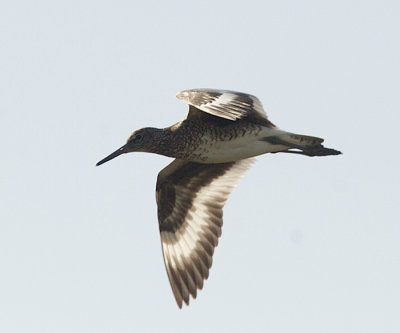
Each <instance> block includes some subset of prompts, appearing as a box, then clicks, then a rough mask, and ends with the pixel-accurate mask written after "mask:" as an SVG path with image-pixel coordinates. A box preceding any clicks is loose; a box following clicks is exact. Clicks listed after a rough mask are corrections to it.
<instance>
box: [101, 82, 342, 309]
mask: <svg viewBox="0 0 400 333" xmlns="http://www.w3.org/2000/svg"><path fill="white" fill-rule="evenodd" d="M176 97H177V98H179V99H182V100H184V101H185V102H187V103H188V104H189V114H188V115H187V117H186V119H184V120H182V121H181V122H179V123H176V124H175V125H172V126H171V127H167V128H164V129H157V128H142V129H140V130H137V131H135V132H133V133H132V135H131V136H130V137H129V138H128V141H127V143H126V144H125V145H124V146H122V147H121V148H119V149H118V150H116V151H115V152H114V153H112V154H111V155H109V156H107V157H106V158H104V159H103V160H101V161H100V162H98V163H97V164H96V165H101V164H103V163H105V162H107V161H109V160H111V159H113V158H115V157H117V156H119V155H121V154H125V153H130V152H149V153H155V154H161V155H165V156H169V157H174V158H175V160H174V161H173V162H172V163H170V164H169V165H168V166H166V167H165V168H164V169H163V170H161V171H160V173H159V174H158V177H157V185H156V201H157V207H158V222H159V229H160V234H161V243H162V252H163V256H164V262H165V267H166V269H167V273H168V278H169V281H170V284H171V287H172V291H173V294H174V296H175V299H176V302H177V304H178V306H179V307H180V308H181V307H182V302H185V303H186V304H187V305H189V297H190V295H191V296H192V297H193V298H196V295H197V289H202V288H203V282H204V280H205V279H207V278H208V274H209V270H210V268H211V265H212V256H213V253H214V249H215V247H216V246H217V244H218V238H219V237H220V236H221V228H222V209H223V207H224V205H225V202H226V200H227V199H228V197H229V195H230V194H231V192H232V191H233V189H234V188H235V186H236V184H237V182H238V181H239V179H240V178H241V177H242V176H243V174H244V173H245V172H246V170H248V169H249V168H250V166H251V164H252V163H253V161H254V158H253V157H254V156H257V155H261V154H266V153H280V152H282V153H295V154H302V155H306V156H327V155H338V154H341V153H340V152H339V151H337V150H334V149H330V148H325V147H324V146H323V145H322V142H323V141H324V140H323V139H321V138H317V137H312V136H306V135H300V134H294V133H290V132H286V131H284V130H281V129H279V128H278V127H277V126H275V125H274V124H273V123H271V122H270V121H269V120H268V118H267V115H266V114H265V112H264V110H263V108H262V105H261V103H260V101H259V100H258V99H257V98H256V97H255V96H252V95H248V94H244V93H239V92H234V91H228V90H214V89H193V90H185V91H182V92H180V93H178V94H177V95H176Z"/></svg>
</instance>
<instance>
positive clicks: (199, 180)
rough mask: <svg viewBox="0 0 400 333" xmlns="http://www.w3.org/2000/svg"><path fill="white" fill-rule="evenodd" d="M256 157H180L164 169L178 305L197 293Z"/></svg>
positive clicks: (164, 218)
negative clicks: (216, 160) (205, 160)
mask: <svg viewBox="0 0 400 333" xmlns="http://www.w3.org/2000/svg"><path fill="white" fill-rule="evenodd" d="M253 161H254V159H253V158H250V159H245V160H240V161H237V162H231V163H220V164H200V163H194V162H186V161H183V160H178V159H176V160H174V161H173V162H172V163H171V164H169V165H168V166H167V167H165V168H164V169H163V170H161V172H160V173H159V175H158V178H157V187H156V199H157V206H158V221H159V228H160V234H161V243H162V250H163V255H164V262H165V267H166V269H167V273H168V278H169V281H170V283H171V287H172V291H173V293H174V296H175V299H176V302H177V303H178V306H179V307H180V308H181V307H182V301H184V302H185V303H186V304H187V305H188V304H189V296H190V295H191V296H192V297H193V298H196V295H197V289H202V287H203V281H204V280H205V279H207V278H208V273H209V269H210V268H211V265H212V255H213V253H214V249H215V247H216V246H217V244H218V238H219V237H220V236H221V228H222V208H223V206H224V205H225V202H226V200H227V199H228V197H229V195H230V194H231V192H232V191H233V189H234V188H235V186H236V184H237V182H238V181H239V179H240V178H241V177H242V176H243V174H244V173H245V171H246V170H248V169H249V167H250V166H251V164H252V163H253Z"/></svg>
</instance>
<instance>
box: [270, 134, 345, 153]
mask: <svg viewBox="0 0 400 333" xmlns="http://www.w3.org/2000/svg"><path fill="white" fill-rule="evenodd" d="M264 140H265V141H267V142H269V143H272V144H277V145H285V146H287V147H288V149H287V150H283V151H282V152H286V153H296V154H302V155H307V156H328V155H340V154H341V152H340V151H338V150H335V149H332V148H326V147H324V146H323V145H322V142H324V139H322V138H317V137H314V136H308V135H301V134H294V133H288V132H285V133H281V134H278V135H276V136H271V137H267V138H265V139H264ZM290 149H298V150H300V151H292V150H290Z"/></svg>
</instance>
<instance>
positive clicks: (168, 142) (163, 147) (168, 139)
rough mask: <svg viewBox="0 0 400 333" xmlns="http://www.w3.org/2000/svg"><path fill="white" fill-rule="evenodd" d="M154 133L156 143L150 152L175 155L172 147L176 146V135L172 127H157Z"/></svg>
mask: <svg viewBox="0 0 400 333" xmlns="http://www.w3.org/2000/svg"><path fill="white" fill-rule="evenodd" d="M155 130H156V131H155V133H154V138H153V141H154V144H153V145H152V147H151V151H150V153H154V154H159V155H164V156H169V157H173V156H172V155H171V154H172V151H171V148H172V147H173V146H174V135H173V131H172V130H171V128H170V127H168V128H162V129H161V128H157V129H155Z"/></svg>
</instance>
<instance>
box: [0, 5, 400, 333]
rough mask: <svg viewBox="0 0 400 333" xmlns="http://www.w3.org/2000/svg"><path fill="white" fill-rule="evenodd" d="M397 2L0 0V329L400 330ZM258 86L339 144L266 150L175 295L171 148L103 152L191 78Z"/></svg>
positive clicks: (150, 122)
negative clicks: (167, 211)
mask: <svg viewBox="0 0 400 333" xmlns="http://www.w3.org/2000/svg"><path fill="white" fill-rule="evenodd" d="M399 35H400V4H399V2H398V1H394V0H393V1H382V0H380V1H368V0H367V1H352V0H346V1H316V0H314V1H310V0H306V1H294V0H292V1H232V0H231V1H215V0H214V1H201V2H200V1H196V2H193V1H192V2H191V1H175V0H172V1H164V2H162V1H7V0H6V1H2V2H1V3H0V136H1V140H0V147H1V163H0V170H1V172H0V205H1V209H0V332H5V333H13V332H24V333H25V332H32V333H33V332H57V333H58V332H85V333H87V332H96V333H101V332H244V331H249V332H250V331H251V332H274V333H275V332H307V333H311V332H318V333H320V332H335V333H337V332H363V333H366V332H385V333H389V332H396V333H397V332H400V286H399V284H400V226H399V223H400V214H399V204H400V199H399V185H400V176H399V172H400V162H399V161H400V160H399V121H400V117H399V110H400V98H399V93H400V36H399ZM199 87H209V88H221V89H231V90H238V91H244V92H249V93H252V94H254V95H256V96H257V97H259V98H260V100H261V101H262V102H263V105H264V108H265V109H266V111H267V113H268V115H269V117H270V119H271V120H272V121H273V122H274V123H276V124H277V125H278V126H280V127H282V128H283V129H286V130H290V131H294V132H298V133H302V134H309V135H315V136H321V137H324V138H325V140H326V141H325V143H326V146H328V147H332V148H336V149H339V150H342V151H343V153H344V155H342V156H339V157H337V156H334V157H326V158H308V157H303V156H298V155H286V154H275V155H271V154H270V155H264V156H260V157H259V158H258V162H257V163H256V164H255V165H254V167H253V168H252V169H251V170H250V171H249V172H248V173H247V174H246V176H245V177H244V178H243V180H242V181H241V182H240V183H239V186H238V188H237V189H236V190H235V192H234V193H233V195H232V196H231V198H230V200H229V201H228V203H227V205H226V206H225V211H224V212H225V214H224V228H223V234H222V238H221V240H220V244H219V246H218V248H217V250H216V253H215V255H214V264H213V268H212V270H211V273H210V278H209V280H208V281H207V282H206V283H205V286H204V289H203V291H201V292H200V293H199V295H198V297H197V299H196V300H194V301H191V305H190V306H189V307H188V308H187V307H185V308H183V310H178V308H177V306H176V304H175V300H174V297H173V295H172V292H171V290H170V286H169V282H168V278H167V274H166V272H165V268H164V264H163V259H162V254H161V246H160V239H159V232H158V223H157V211H156V203H155V194H154V192H155V182H156V177H157V173H158V171H159V170H161V169H162V168H163V167H164V166H165V165H167V164H168V163H169V162H170V159H168V158H166V157H162V156H156V155H152V154H144V153H137V154H130V155H124V156H122V157H119V158H118V159H115V160H113V161H112V162H109V163H107V164H105V165H104V166H101V167H98V168H96V167H95V166H94V165H95V163H96V162H97V161H99V160H100V159H101V158H103V157H105V156H106V155H108V154H109V153H111V152H112V151H114V150H115V149H116V148H118V147H120V146H121V145H122V144H123V143H124V142H125V140H126V138H127V137H128V136H129V135H130V133H131V132H132V131H133V130H135V129H138V128H141V127H145V126H153V127H167V126H169V125H172V124H173V123H175V122H177V121H179V120H181V119H183V118H184V117H185V116H186V113H187V106H186V105H185V104H184V103H183V102H182V101H179V100H177V99H175V98H174V94H175V93H176V92H178V91H180V90H183V89H190V88H199Z"/></svg>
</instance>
